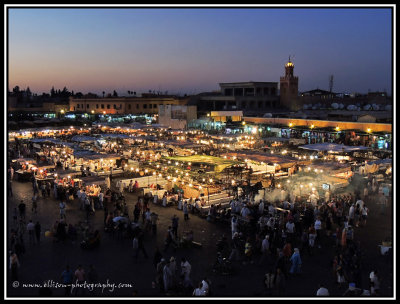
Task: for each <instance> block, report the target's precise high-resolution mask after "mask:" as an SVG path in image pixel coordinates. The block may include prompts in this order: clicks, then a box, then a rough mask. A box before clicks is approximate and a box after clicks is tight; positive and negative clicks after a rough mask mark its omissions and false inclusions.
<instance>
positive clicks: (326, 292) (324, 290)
mask: <svg viewBox="0 0 400 304" xmlns="http://www.w3.org/2000/svg"><path fill="white" fill-rule="evenodd" d="M317 296H318V297H321V296H322V297H328V296H329V290H328V289H327V288H326V287H324V285H323V284H320V285H319V288H318V290H317Z"/></svg>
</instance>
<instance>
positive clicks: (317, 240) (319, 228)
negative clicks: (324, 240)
mask: <svg viewBox="0 0 400 304" xmlns="http://www.w3.org/2000/svg"><path fill="white" fill-rule="evenodd" d="M314 229H315V232H316V234H317V237H316V238H315V243H317V244H318V245H317V246H318V248H321V234H322V233H321V231H322V223H321V217H319V216H318V217H317V219H316V220H315V223H314Z"/></svg>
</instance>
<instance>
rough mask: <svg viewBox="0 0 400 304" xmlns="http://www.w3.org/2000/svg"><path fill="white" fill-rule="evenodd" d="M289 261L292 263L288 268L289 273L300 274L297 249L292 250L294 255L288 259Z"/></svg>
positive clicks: (299, 260)
mask: <svg viewBox="0 0 400 304" xmlns="http://www.w3.org/2000/svg"><path fill="white" fill-rule="evenodd" d="M290 261H291V262H292V266H291V268H290V271H289V272H290V273H291V274H297V273H300V269H301V257H300V252H299V249H298V248H295V249H294V253H293V255H292V257H291V258H290Z"/></svg>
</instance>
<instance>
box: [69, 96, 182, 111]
mask: <svg viewBox="0 0 400 304" xmlns="http://www.w3.org/2000/svg"><path fill="white" fill-rule="evenodd" d="M187 101H188V99H187V98H178V97H161V98H158V97H146V98H143V97H131V98H129V97H116V98H91V99H84V98H81V99H74V98H70V100H69V111H73V112H82V113H91V114H149V115H155V114H158V108H159V106H161V105H185V104H187Z"/></svg>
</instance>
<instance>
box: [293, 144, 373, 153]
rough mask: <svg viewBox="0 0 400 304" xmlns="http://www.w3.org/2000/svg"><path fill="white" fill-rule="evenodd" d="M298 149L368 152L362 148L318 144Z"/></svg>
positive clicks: (366, 148)
mask: <svg viewBox="0 0 400 304" xmlns="http://www.w3.org/2000/svg"><path fill="white" fill-rule="evenodd" d="M299 148H302V149H306V150H313V151H333V152H353V151H361V150H368V149H369V148H368V147H364V146H345V145H341V144H334V143H320V144H310V145H304V146H299Z"/></svg>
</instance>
